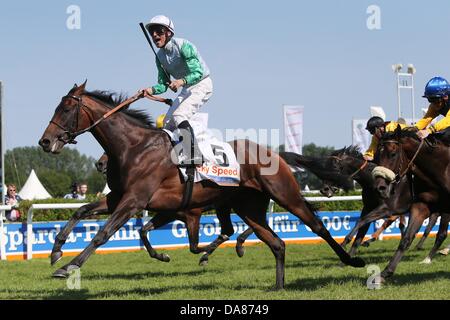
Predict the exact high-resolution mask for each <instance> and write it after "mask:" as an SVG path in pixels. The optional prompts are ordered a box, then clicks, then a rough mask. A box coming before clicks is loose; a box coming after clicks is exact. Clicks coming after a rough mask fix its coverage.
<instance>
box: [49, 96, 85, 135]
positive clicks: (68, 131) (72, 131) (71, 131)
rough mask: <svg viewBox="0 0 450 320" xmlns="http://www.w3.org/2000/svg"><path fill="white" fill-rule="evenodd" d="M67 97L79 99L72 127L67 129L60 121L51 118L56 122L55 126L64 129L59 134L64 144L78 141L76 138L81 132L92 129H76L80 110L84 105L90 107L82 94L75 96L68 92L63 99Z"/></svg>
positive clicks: (51, 121) (53, 122)
mask: <svg viewBox="0 0 450 320" xmlns="http://www.w3.org/2000/svg"><path fill="white" fill-rule="evenodd" d="M66 98H71V99H75V100H76V101H77V105H76V116H75V117H74V118H73V120H72V124H71V128H69V129H67V128H65V127H64V126H62V125H60V124H59V123H57V122H56V121H53V120H50V123H52V124H54V125H55V126H57V127H58V128H60V129H62V130H63V131H64V132H63V133H62V134H60V135H58V140H59V141H61V142H63V143H64V144H66V143H70V144H76V143H77V141H76V140H75V138H76V137H77V136H79V135H80V134H82V133H84V132H86V131H88V130H90V127H89V129H88V130H86V129H83V130H79V131H76V130H77V129H78V118H79V117H80V110H81V108H82V107H83V108H86V109H88V107H87V106H86V105H85V104H84V103H83V101H82V98H81V96H74V95H71V94H68V95H66V96H64V97H62V100H64V99H66ZM89 118H91V117H90V116H89ZM91 119H92V118H91Z"/></svg>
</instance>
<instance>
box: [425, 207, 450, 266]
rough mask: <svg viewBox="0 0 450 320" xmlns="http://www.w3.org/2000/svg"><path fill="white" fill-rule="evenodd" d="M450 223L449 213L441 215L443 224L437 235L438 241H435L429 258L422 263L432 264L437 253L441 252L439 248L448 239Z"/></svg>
mask: <svg viewBox="0 0 450 320" xmlns="http://www.w3.org/2000/svg"><path fill="white" fill-rule="evenodd" d="M449 221H450V214H449V213H447V214H442V215H441V223H440V225H439V231H438V233H437V235H436V240H435V241H434V246H433V248H432V249H431V251H430V253H429V254H428V256H427V257H426V258H425V259H424V260H423V261H422V263H431V260H432V259H433V257H434V255H435V254H436V252H437V251H438V250H439V247H440V246H441V245H442V243H443V242H444V241H445V239H446V238H447V234H448V223H449Z"/></svg>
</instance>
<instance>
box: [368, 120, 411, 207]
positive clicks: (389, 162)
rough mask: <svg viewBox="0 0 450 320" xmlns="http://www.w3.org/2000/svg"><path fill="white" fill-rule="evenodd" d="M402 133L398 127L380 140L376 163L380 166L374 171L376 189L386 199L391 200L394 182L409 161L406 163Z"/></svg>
mask: <svg viewBox="0 0 450 320" xmlns="http://www.w3.org/2000/svg"><path fill="white" fill-rule="evenodd" d="M401 132H402V130H401V128H400V126H398V127H397V129H396V130H395V131H394V132H387V133H385V134H384V135H383V137H382V138H381V139H380V142H379V144H378V149H377V152H376V153H375V162H376V163H378V165H379V166H378V167H375V169H374V170H373V171H372V176H373V178H374V180H375V184H374V188H375V190H377V192H378V194H379V195H380V196H381V197H382V198H384V199H387V198H389V196H390V194H391V191H392V182H393V181H394V180H395V179H397V177H398V176H399V175H400V172H401V171H402V170H404V167H405V165H407V161H404V155H403V149H402V145H401V141H400V138H401Z"/></svg>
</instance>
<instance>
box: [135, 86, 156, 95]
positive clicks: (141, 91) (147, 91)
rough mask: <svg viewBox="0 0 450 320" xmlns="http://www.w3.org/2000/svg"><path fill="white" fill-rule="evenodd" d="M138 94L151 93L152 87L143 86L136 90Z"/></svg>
mask: <svg viewBox="0 0 450 320" xmlns="http://www.w3.org/2000/svg"><path fill="white" fill-rule="evenodd" d="M138 94H143V95H144V96H145V95H150V96H151V95H152V94H153V88H152V87H150V88H143V89H140V90H139V91H138Z"/></svg>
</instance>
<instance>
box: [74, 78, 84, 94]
mask: <svg viewBox="0 0 450 320" xmlns="http://www.w3.org/2000/svg"><path fill="white" fill-rule="evenodd" d="M86 83H87V79H86V80H85V81H84V82H83V84H82V85H81V86H78V87H74V88H73V89H72V90H73V94H74V95H76V96H80V95H82V94H83V92H84V89H85V88H86ZM75 85H76V84H75Z"/></svg>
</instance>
